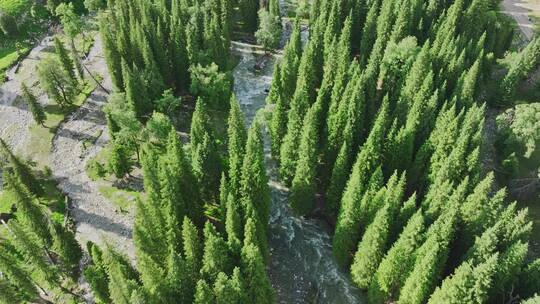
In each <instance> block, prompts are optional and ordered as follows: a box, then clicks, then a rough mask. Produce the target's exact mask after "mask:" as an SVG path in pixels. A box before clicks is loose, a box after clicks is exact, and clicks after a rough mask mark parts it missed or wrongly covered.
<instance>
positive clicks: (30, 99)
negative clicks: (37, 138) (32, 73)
mask: <svg viewBox="0 0 540 304" xmlns="http://www.w3.org/2000/svg"><path fill="white" fill-rule="evenodd" d="M21 90H22V97H23V99H24V101H25V102H26V104H27V105H28V109H29V110H30V112H31V113H32V117H33V118H34V121H35V122H36V123H37V124H39V125H43V122H44V121H45V118H46V114H45V111H44V110H43V106H42V105H41V104H40V103H39V101H38V100H37V98H36V96H35V95H34V94H33V93H32V92H31V91H30V89H29V88H28V87H27V86H26V84H24V83H23V84H22V85H21Z"/></svg>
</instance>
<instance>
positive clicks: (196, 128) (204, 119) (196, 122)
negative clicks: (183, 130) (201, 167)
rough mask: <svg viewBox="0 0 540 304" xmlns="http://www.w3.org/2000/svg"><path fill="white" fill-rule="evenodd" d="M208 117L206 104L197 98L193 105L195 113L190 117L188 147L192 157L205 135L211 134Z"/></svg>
mask: <svg viewBox="0 0 540 304" xmlns="http://www.w3.org/2000/svg"><path fill="white" fill-rule="evenodd" d="M211 130H212V128H211V123H210V117H209V114H208V109H207V104H206V102H205V101H204V100H203V99H201V98H199V99H197V103H196V105H195V112H193V116H192V117H191V130H190V136H189V137H190V146H191V154H192V155H194V154H195V152H196V150H197V147H198V146H199V145H200V144H202V143H203V137H204V134H205V133H209V132H211Z"/></svg>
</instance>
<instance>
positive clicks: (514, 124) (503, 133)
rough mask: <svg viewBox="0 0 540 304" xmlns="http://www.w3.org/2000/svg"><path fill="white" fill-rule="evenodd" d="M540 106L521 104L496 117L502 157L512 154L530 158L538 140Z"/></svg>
mask: <svg viewBox="0 0 540 304" xmlns="http://www.w3.org/2000/svg"><path fill="white" fill-rule="evenodd" d="M539 115H540V104H539V103H531V104H522V105H517V106H516V107H515V108H513V109H509V110H507V111H506V112H505V113H503V114H501V115H499V116H498V117H497V129H498V133H499V134H498V136H499V138H498V140H497V143H498V146H499V148H500V149H501V150H502V151H501V152H502V153H503V155H510V154H511V153H513V152H516V153H518V154H519V156H523V157H525V158H530V157H531V156H532V154H533V153H534V152H535V151H536V145H537V141H538V138H540V124H539V123H538V121H539V119H538V118H539Z"/></svg>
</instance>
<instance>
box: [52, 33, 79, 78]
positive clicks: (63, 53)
mask: <svg viewBox="0 0 540 304" xmlns="http://www.w3.org/2000/svg"><path fill="white" fill-rule="evenodd" d="M54 48H55V51H56V55H58V59H60V63H62V68H63V69H64V70H65V71H66V72H67V73H68V75H69V77H70V78H71V80H72V81H76V80H77V77H76V75H75V65H74V63H73V60H72V59H71V57H70V55H69V53H68V51H67V49H66V46H65V45H64V43H63V42H62V41H61V40H60V39H59V38H58V37H54Z"/></svg>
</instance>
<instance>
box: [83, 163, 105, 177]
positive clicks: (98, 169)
mask: <svg viewBox="0 0 540 304" xmlns="http://www.w3.org/2000/svg"><path fill="white" fill-rule="evenodd" d="M86 174H87V175H88V177H90V179H92V180H94V181H95V180H97V179H99V178H102V177H104V176H105V174H107V170H105V168H104V167H103V165H102V164H101V163H100V162H98V161H97V160H96V159H91V160H89V161H88V162H87V163H86Z"/></svg>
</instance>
